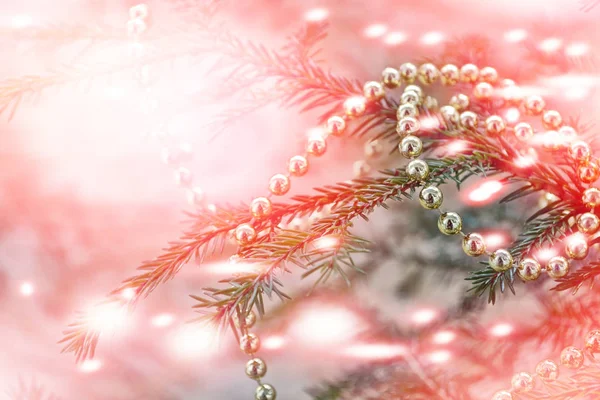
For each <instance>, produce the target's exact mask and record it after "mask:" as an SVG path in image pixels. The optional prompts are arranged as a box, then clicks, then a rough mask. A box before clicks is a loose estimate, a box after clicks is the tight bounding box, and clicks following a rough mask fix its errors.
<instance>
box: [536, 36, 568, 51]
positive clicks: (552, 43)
mask: <svg viewBox="0 0 600 400" xmlns="http://www.w3.org/2000/svg"><path fill="white" fill-rule="evenodd" d="M561 46H562V40H561V39H559V38H548V39H544V40H542V41H541V42H540V44H539V45H538V48H539V49H540V50H541V51H543V52H545V53H554V52H556V51H557V50H558V49H560V48H561Z"/></svg>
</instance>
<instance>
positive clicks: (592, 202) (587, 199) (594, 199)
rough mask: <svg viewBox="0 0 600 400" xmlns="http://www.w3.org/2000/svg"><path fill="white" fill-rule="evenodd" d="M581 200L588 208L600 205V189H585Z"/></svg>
mask: <svg viewBox="0 0 600 400" xmlns="http://www.w3.org/2000/svg"><path fill="white" fill-rule="evenodd" d="M581 200H582V201H583V203H584V204H585V205H586V206H588V207H596V206H597V205H598V204H600V189H598V188H595V187H591V188H588V189H585V191H584V192H583V196H582V197H581Z"/></svg>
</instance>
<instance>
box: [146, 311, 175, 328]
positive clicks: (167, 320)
mask: <svg viewBox="0 0 600 400" xmlns="http://www.w3.org/2000/svg"><path fill="white" fill-rule="evenodd" d="M174 321H175V316H174V315H173V314H167V313H163V314H158V315H155V316H154V317H153V318H152V325H154V326H155V327H157V328H164V327H167V326H169V325H171V324H172V323H173V322H174Z"/></svg>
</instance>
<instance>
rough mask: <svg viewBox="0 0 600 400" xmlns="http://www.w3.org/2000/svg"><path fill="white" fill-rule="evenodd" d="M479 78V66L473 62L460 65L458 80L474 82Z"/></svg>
mask: <svg viewBox="0 0 600 400" xmlns="http://www.w3.org/2000/svg"><path fill="white" fill-rule="evenodd" d="M478 78H479V68H477V66H476V65H475V64H465V65H463V66H462V67H460V81H461V82H464V83H475V82H477V79H478Z"/></svg>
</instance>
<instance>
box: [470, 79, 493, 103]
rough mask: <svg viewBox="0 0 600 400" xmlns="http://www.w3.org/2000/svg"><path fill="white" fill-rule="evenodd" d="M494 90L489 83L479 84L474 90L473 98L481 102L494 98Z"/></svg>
mask: <svg viewBox="0 0 600 400" xmlns="http://www.w3.org/2000/svg"><path fill="white" fill-rule="evenodd" d="M493 94H494V88H493V87H492V85H490V84H489V83H487V82H479V83H478V84H477V85H475V87H474V88H473V96H475V98H476V99H479V100H488V99H491V98H492V95H493Z"/></svg>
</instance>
